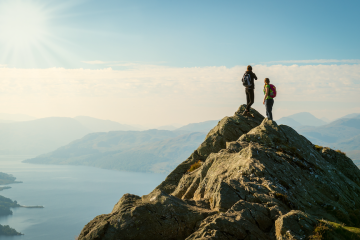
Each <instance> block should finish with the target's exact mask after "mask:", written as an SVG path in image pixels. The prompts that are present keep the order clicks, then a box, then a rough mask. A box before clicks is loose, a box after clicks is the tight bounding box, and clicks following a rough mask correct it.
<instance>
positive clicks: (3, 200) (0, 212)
mask: <svg viewBox="0 0 360 240" xmlns="http://www.w3.org/2000/svg"><path fill="white" fill-rule="evenodd" d="M15 180H16V177H14V176H13V175H11V174H7V173H2V172H0V185H7V184H12V183H22V182H20V181H15ZM9 188H11V187H9V186H4V187H0V191H2V190H4V189H9ZM15 207H23V208H43V206H22V205H20V204H18V203H17V201H13V200H11V199H10V198H7V197H4V196H1V195H0V216H8V215H12V214H13V212H12V211H11V209H10V208H15ZM17 235H23V234H22V233H20V232H18V231H16V230H15V229H13V228H11V227H10V226H8V225H1V224H0V236H17Z"/></svg>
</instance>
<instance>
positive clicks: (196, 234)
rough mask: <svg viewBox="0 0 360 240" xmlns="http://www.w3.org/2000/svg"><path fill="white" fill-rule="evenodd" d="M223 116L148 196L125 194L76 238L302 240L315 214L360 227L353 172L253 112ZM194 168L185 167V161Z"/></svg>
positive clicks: (358, 184) (340, 159)
mask: <svg viewBox="0 0 360 240" xmlns="http://www.w3.org/2000/svg"><path fill="white" fill-rule="evenodd" d="M243 108H244V106H241V107H240V108H239V110H238V112H237V113H235V115H234V116H233V117H225V118H224V119H222V120H221V121H220V122H219V124H218V125H217V126H216V127H215V128H214V129H213V130H211V131H210V132H209V134H208V135H207V137H206V139H205V141H204V142H203V143H202V144H201V145H200V147H199V148H198V149H197V150H196V151H195V152H194V153H193V154H192V155H191V156H190V157H189V158H188V159H187V160H186V161H184V162H183V163H182V164H180V165H179V166H178V167H177V168H176V169H175V170H174V171H173V172H172V173H171V174H170V175H169V176H168V177H167V178H166V180H165V181H164V182H163V183H161V184H160V185H159V186H158V187H157V188H156V189H155V190H154V191H153V192H152V193H150V194H149V195H145V196H142V197H141V198H140V197H138V196H135V195H130V194H126V195H124V196H123V197H122V198H121V199H120V201H119V202H118V203H117V204H116V205H115V207H114V209H113V211H112V212H111V213H110V214H105V215H100V216H97V217H96V218H95V219H94V220H92V221H91V222H90V223H88V224H87V225H86V226H85V227H84V229H83V230H82V232H81V234H80V236H79V239H84V240H85V239H86V240H90V239H91V240H95V239H106V240H107V239H109V240H110V239H111V240H115V239H187V240H193V239H246V240H250V239H306V238H307V237H308V236H309V235H311V233H312V231H313V229H314V227H315V225H316V224H317V223H318V220H319V219H325V220H329V221H334V222H343V223H345V224H347V225H350V226H359V225H360V198H359V195H360V178H359V177H360V170H359V169H358V168H357V167H356V166H355V165H354V163H353V162H352V161H351V159H349V158H347V157H346V156H345V155H343V154H341V153H338V152H335V151H333V150H331V149H328V148H324V149H322V150H321V151H319V150H316V149H315V148H314V146H313V144H312V143H311V142H309V141H308V140H307V139H306V138H304V137H303V136H301V135H299V134H298V133H297V132H296V131H294V130H293V129H292V128H290V127H287V126H285V125H280V126H278V125H277V124H276V123H275V122H273V121H271V120H267V119H264V118H263V117H262V116H261V115H260V114H259V113H258V112H256V111H255V110H254V109H252V110H251V111H252V112H253V114H254V115H255V118H252V117H243V116H242V115H240V114H238V113H239V112H241V111H242V110H243ZM199 160H201V161H202V165H201V167H200V168H198V169H196V170H194V171H192V172H187V170H188V169H189V168H190V166H191V165H192V164H194V163H195V162H198V161H199Z"/></svg>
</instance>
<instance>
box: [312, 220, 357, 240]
mask: <svg viewBox="0 0 360 240" xmlns="http://www.w3.org/2000/svg"><path fill="white" fill-rule="evenodd" d="M309 239H310V240H325V239H344V240H347V239H349V240H360V228H356V227H347V226H345V225H344V224H339V223H334V222H329V221H325V220H321V221H320V222H319V224H318V225H317V226H316V227H315V229H314V232H313V235H311V236H310V237H309Z"/></svg>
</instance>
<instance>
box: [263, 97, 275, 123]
mask: <svg viewBox="0 0 360 240" xmlns="http://www.w3.org/2000/svg"><path fill="white" fill-rule="evenodd" d="M273 105H274V99H266V100H265V108H266V117H267V118H268V119H269V120H273V117H272V107H273Z"/></svg>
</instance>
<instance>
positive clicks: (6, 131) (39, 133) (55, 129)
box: [0, 117, 90, 154]
mask: <svg viewBox="0 0 360 240" xmlns="http://www.w3.org/2000/svg"><path fill="white" fill-rule="evenodd" d="M89 132H90V130H89V129H87V128H86V127H84V126H83V125H81V124H80V123H79V122H78V121H76V120H74V119H72V118H61V117H51V118H42V119H36V120H32V121H25V122H12V123H0V154H41V153H44V152H48V151H53V150H55V149H56V148H58V147H60V146H63V145H65V144H67V143H69V142H71V141H73V140H75V139H78V138H81V137H83V136H85V135H86V134H88V133H89Z"/></svg>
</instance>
